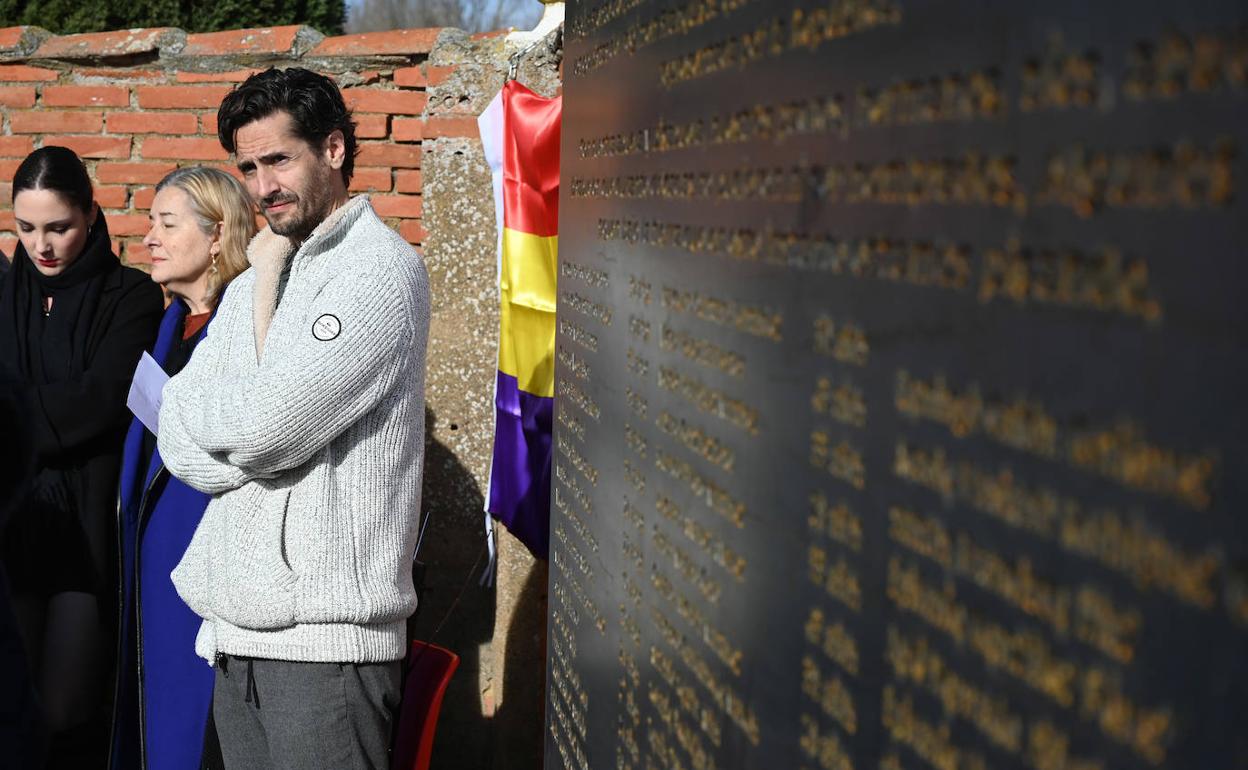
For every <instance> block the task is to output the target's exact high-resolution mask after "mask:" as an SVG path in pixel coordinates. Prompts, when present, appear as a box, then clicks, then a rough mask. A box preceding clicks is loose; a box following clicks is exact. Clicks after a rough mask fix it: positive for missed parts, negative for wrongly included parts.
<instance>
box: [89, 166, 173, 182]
mask: <svg viewBox="0 0 1248 770" xmlns="http://www.w3.org/2000/svg"><path fill="white" fill-rule="evenodd" d="M177 167H178V165H177V164H176V163H101V164H99V165H98V166H96V167H95V178H96V179H97V180H98V181H100V182H102V183H106V182H120V183H122V184H156V183H157V182H159V181H160V180H162V179H164V178H165V174H168V173H169V172H170V171H173V170H174V169H175V168H177Z"/></svg>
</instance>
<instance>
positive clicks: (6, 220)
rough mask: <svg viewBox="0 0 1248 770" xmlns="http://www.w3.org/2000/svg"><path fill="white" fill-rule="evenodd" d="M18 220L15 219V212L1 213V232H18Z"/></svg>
mask: <svg viewBox="0 0 1248 770" xmlns="http://www.w3.org/2000/svg"><path fill="white" fill-rule="evenodd" d="M16 229H17V220H16V219H14V218H13V210H12V209H7V210H5V211H0V230H16Z"/></svg>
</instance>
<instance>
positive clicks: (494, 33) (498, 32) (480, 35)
mask: <svg viewBox="0 0 1248 770" xmlns="http://www.w3.org/2000/svg"><path fill="white" fill-rule="evenodd" d="M510 31H511V30H506V29H493V30H490V31H489V32H476V33H474V34H472V35H470V36H469V37H470V38H471V39H473V40H489V39H490V38H495V37H502V36H504V35H506V34H507V33H508V32H510Z"/></svg>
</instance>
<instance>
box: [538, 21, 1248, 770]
mask: <svg viewBox="0 0 1248 770" xmlns="http://www.w3.org/2000/svg"><path fill="white" fill-rule="evenodd" d="M570 6H571V7H570V8H569V9H568V12H569V16H568V22H567V30H566V51H565V60H564V71H565V94H566V99H565V112H564V126H563V148H562V196H563V197H562V200H561V209H562V216H561V221H560V241H561V243H560V268H559V307H558V337H557V341H556V346H557V350H556V353H557V357H558V368H557V394H558V396H557V398H558V401H557V415H556V436H555V439H554V444H555V450H554V473H553V476H554V494H553V500H554V502H553V510H552V513H551V544H552V545H551V562H552V563H551V573H550V574H551V585H550V593H551V599H550V606H551V616H550V622H549V645H548V649H549V653H548V661H547V668H548V678H547V688H548V693H547V701H546V704H547V706H546V726H547V735H546V755H545V761H546V767H547V768H561V767H562V768H570V769H575V770H588V769H590V768H592V769H593V770H603V769H613V768H633V769H640V768H664V769H665V770H666V769H667V768H689V769H692V770H709V769H710V768H766V769H767V770H771V769H773V768H808V769H809V770H850V769H851V768H852V769H853V770H868V769H869V770H924V769H927V768H935V769H936V770H981V769H986V768H1019V769H1027V770H1134V769H1139V770H1148V769H1150V768H1193V769H1195V770H1215V769H1222V768H1244V767H1248V729H1246V725H1245V722H1246V720H1245V717H1244V714H1245V711H1246V710H1248V654H1246V653H1248V644H1246V643H1248V528H1246V523H1245V522H1246V521H1248V472H1246V471H1248V468H1246V463H1248V455H1246V453H1245V443H1246V441H1245V437H1246V436H1248V419H1246V417H1245V415H1246V410H1245V408H1244V407H1243V406H1242V402H1243V400H1244V398H1245V394H1246V393H1248V371H1246V368H1245V353H1246V350H1245V329H1246V328H1248V281H1246V277H1248V276H1246V269H1245V258H1246V257H1248V254H1246V253H1245V252H1246V246H1245V244H1246V243H1248V228H1246V227H1245V222H1246V221H1248V210H1246V207H1245V200H1246V198H1248V196H1245V194H1244V192H1245V180H1246V179H1248V168H1245V157H1246V156H1248V152H1246V150H1248V146H1246V139H1248V8H1246V6H1245V3H1243V2H1201V3H1186V4H1183V3H1176V2H1161V1H1154V0H1140V1H1139V2H1133V3H1095V2H1086V0H1081V1H1075V0H1051V1H1050V2H1044V3H1040V2H971V1H970V0H966V1H961V2H959V1H957V0H948V1H946V2H937V1H935V0H931V1H925V0H823V1H821V2H779V1H777V0H684V1H683V2H658V1H657V0H605V1H599V2H592V1H587V2H580V3H574V4H570Z"/></svg>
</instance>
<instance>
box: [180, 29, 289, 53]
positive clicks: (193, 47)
mask: <svg viewBox="0 0 1248 770" xmlns="http://www.w3.org/2000/svg"><path fill="white" fill-rule="evenodd" d="M299 29H300V27H299V25H297V24H292V25H290V26H286V27H266V28H262V29H234V30H230V31H228V32H204V33H201V34H198V35H187V36H186V47H185V48H183V49H182V54H181V55H182V56H221V55H223V54H240V53H241V54H265V53H268V54H274V53H276V54H288V53H292V52H293V51H294V47H295V36H296V35H298V34H299Z"/></svg>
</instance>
